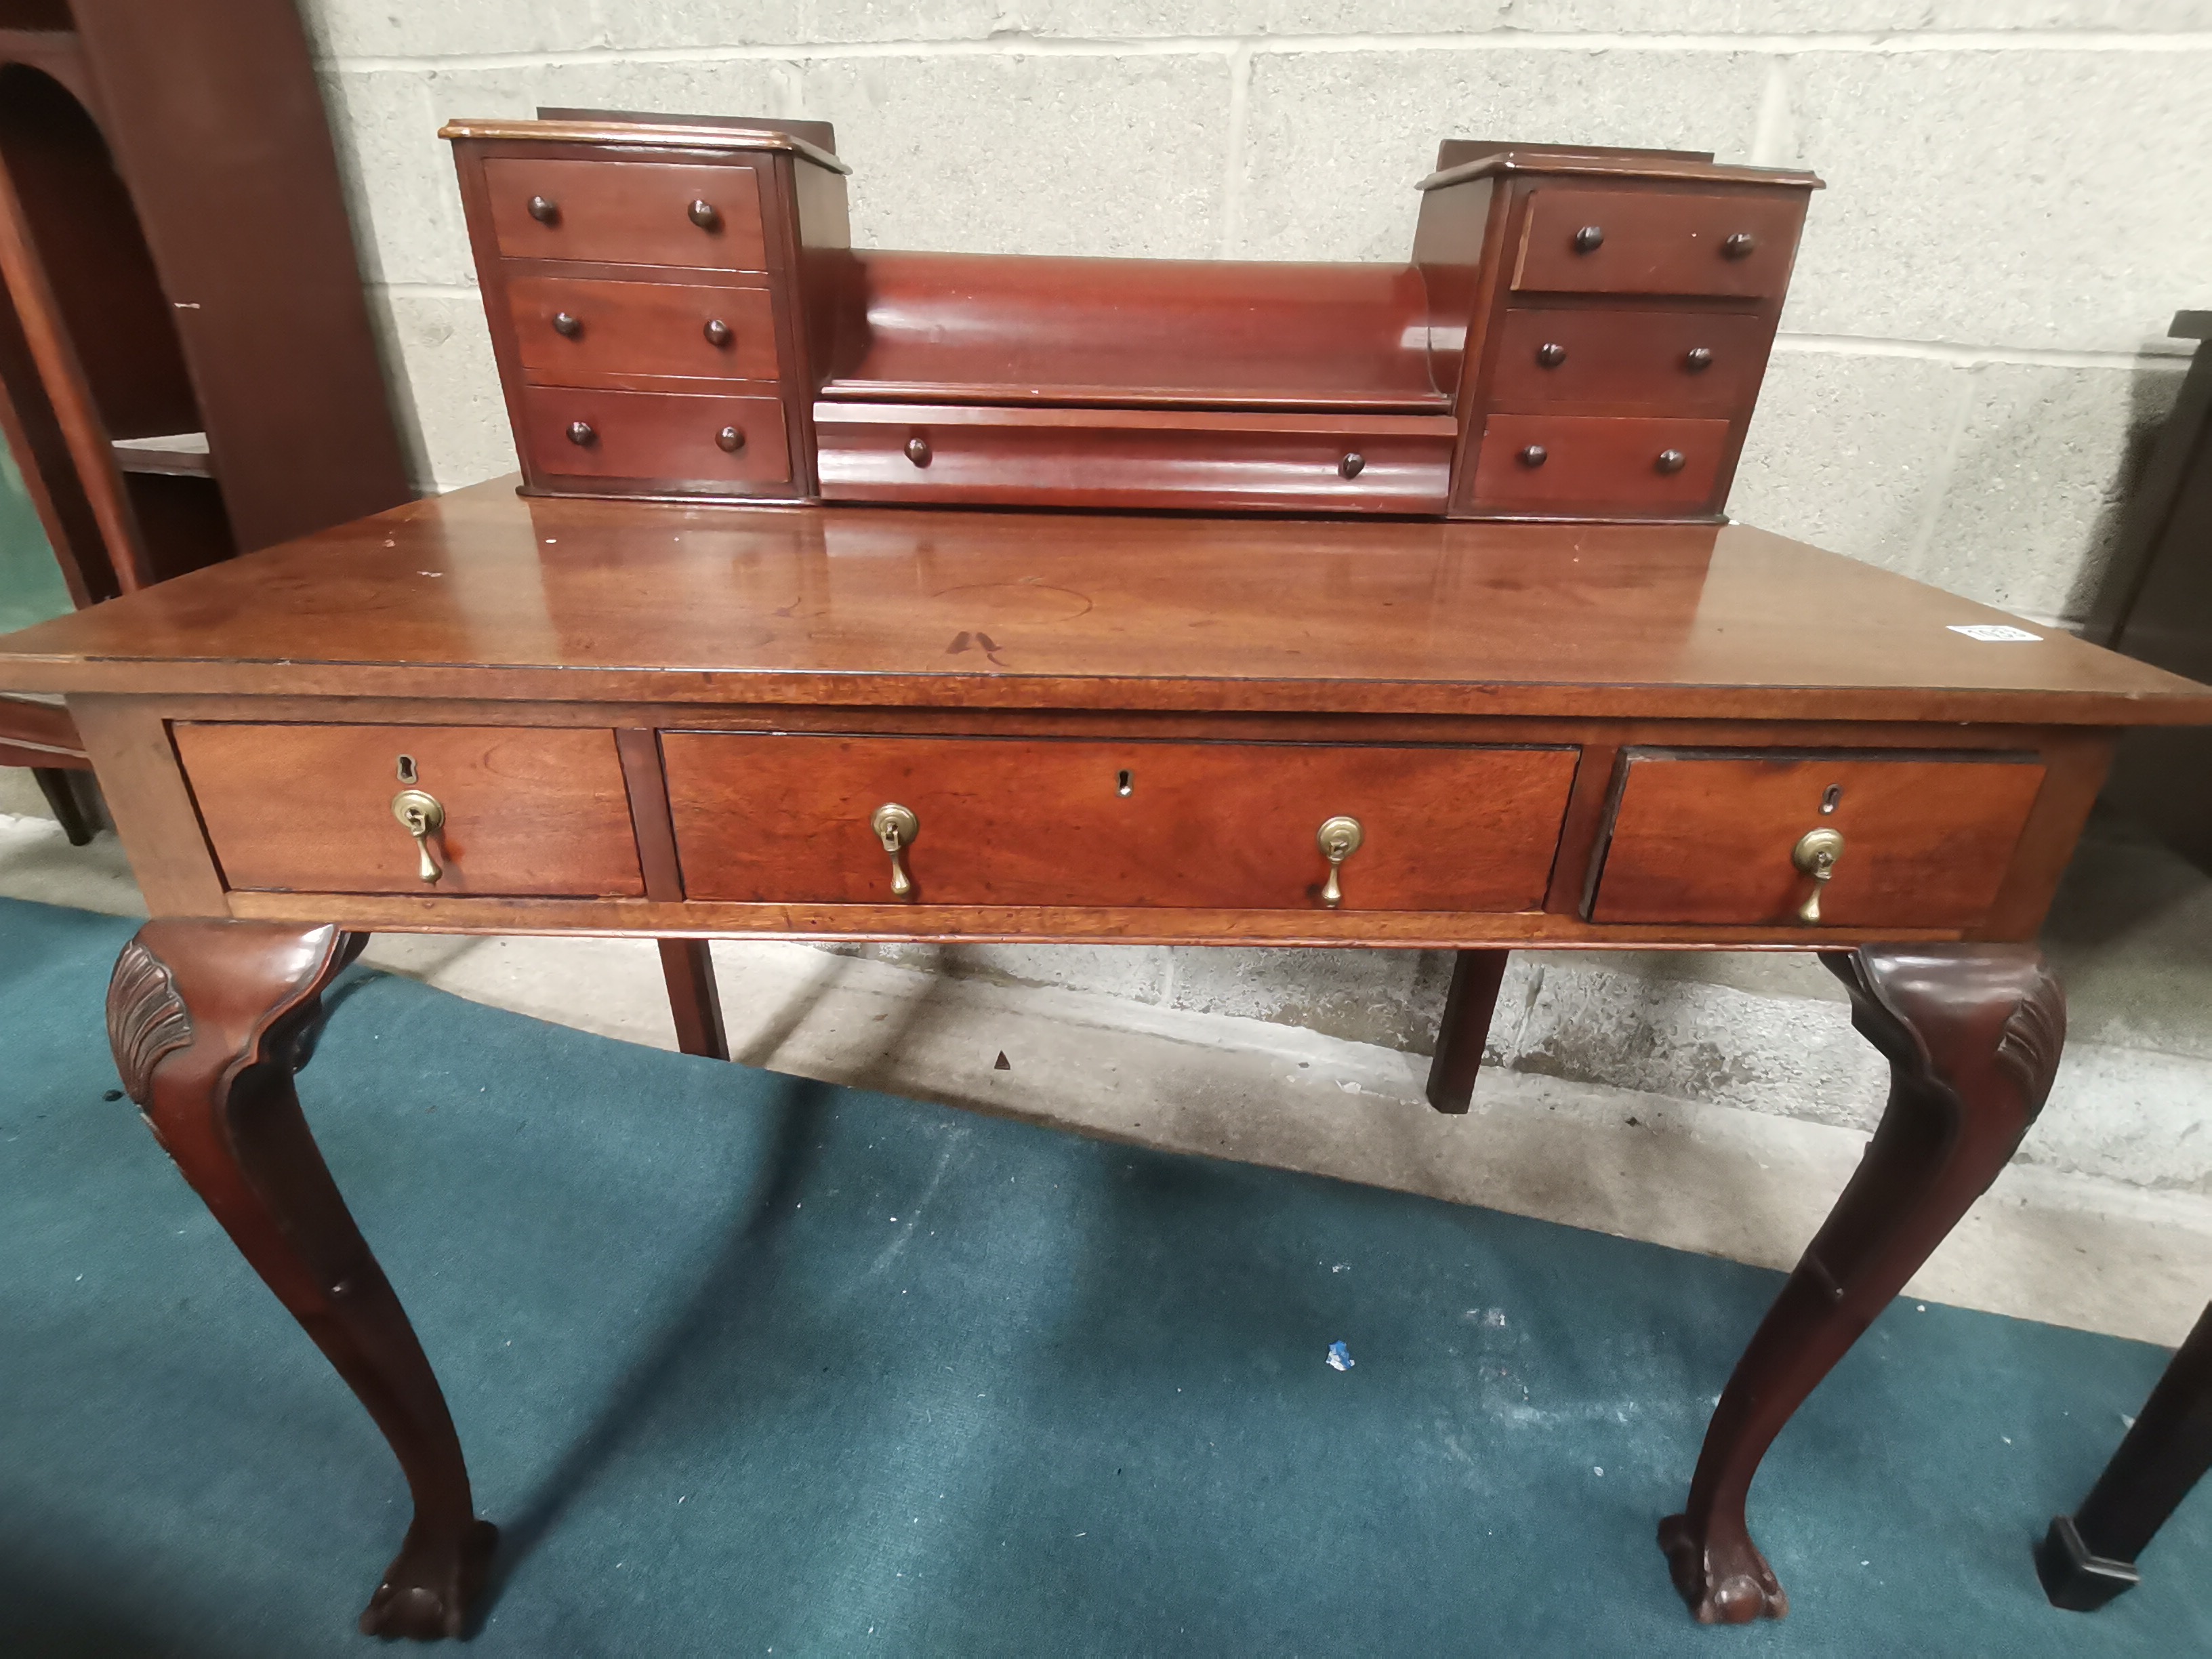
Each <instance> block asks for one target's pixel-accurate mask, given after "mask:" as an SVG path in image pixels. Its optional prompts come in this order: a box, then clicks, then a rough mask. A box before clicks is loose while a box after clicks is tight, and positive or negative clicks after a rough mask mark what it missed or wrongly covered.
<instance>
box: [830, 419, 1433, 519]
mask: <svg viewBox="0 0 2212 1659" xmlns="http://www.w3.org/2000/svg"><path fill="white" fill-rule="evenodd" d="M1454 435H1455V428H1454V426H1453V424H1452V422H1451V420H1450V418H1449V416H1373V415H1368V416H1359V415H1346V416H1318V415H1271V414H1266V413H1250V414H1231V413H1228V412H1221V413H1211V414H1200V413H1195V412H1189V411H1184V410H1063V409H1034V408H1032V409H1021V408H1016V409H985V408H943V407H930V406H927V405H910V404H909V405H901V404H829V403H823V404H817V405H816V406H815V441H816V444H817V461H816V465H817V467H818V468H819V470H820V474H821V481H822V493H823V495H824V496H825V497H826V498H828V499H829V500H832V501H916V502H921V501H952V502H960V503H970V504H987V503H1004V504H1007V505H1028V504H1040V503H1041V504H1046V505H1051V506H1061V507H1177V506H1182V505H1184V504H1186V503H1188V502H1189V501H1192V500H1194V499H1203V500H1205V501H1208V502H1210V503H1212V504H1214V505H1216V506H1219V507H1243V508H1247V509H1253V510H1259V511H1269V512H1310V511H1321V512H1337V513H1437V512H1441V511H1442V510H1443V502H1444V495H1445V492H1446V490H1447V489H1448V488H1449V483H1450V470H1451V446H1452V439H1453V437H1454Z"/></svg>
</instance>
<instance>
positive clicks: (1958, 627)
mask: <svg viewBox="0 0 2212 1659" xmlns="http://www.w3.org/2000/svg"><path fill="white" fill-rule="evenodd" d="M1951 631H1952V632H1953V633H1954V634H1964V635H1966V637H1967V638H1968V639H1970V640H1979V641H1982V643H1983V644H1984V645H2002V644H2004V643H2005V642H2006V641H2011V640H2025V641H2028V642H2029V643H2031V644H2033V643H2035V642H2037V641H2040V640H2041V639H2042V638H2043V635H2040V634H2031V633H2029V632H2028V631H2027V629H2025V628H2012V627H2008V626H2007V625H2006V624H2005V623H1952V624H1951Z"/></svg>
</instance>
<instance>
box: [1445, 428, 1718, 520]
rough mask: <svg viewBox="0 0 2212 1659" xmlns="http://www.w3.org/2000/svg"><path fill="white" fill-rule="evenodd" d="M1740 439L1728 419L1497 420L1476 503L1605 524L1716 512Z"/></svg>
mask: <svg viewBox="0 0 2212 1659" xmlns="http://www.w3.org/2000/svg"><path fill="white" fill-rule="evenodd" d="M1734 433H1735V428H1734V426H1733V425H1732V424H1731V423H1730V422H1727V421H1712V420H1667V419H1660V418H1656V417H1650V418H1647V417H1643V416H1592V415H1492V416H1490V417H1489V419H1487V420H1486V421H1485V422H1483V428H1482V447H1481V453H1480V455H1479V456H1478V457H1477V458H1476V461H1475V471H1474V501H1475V505H1476V507H1478V508H1480V509H1481V510H1483V511H1486V512H1492V513H1513V512H1524V513H1530V514H1532V515H1541V514H1542V513H1575V514H1577V515H1583V514H1586V515H1589V516H1591V517H1599V518H1603V517H1621V518H1635V517H1638V516H1639V515H1642V516H1650V517H1657V516H1680V515H1682V514H1685V513H1697V512H1700V511H1703V512H1717V511H1718V510H1719V506H1720V503H1719V502H1718V501H1715V500H1713V496H1714V495H1715V494H1716V492H1717V483H1718V480H1719V476H1720V469H1721V465H1722V462H1723V460H1724V459H1726V457H1727V455H1728V453H1729V447H1730V445H1731V442H1732V441H1733V437H1734Z"/></svg>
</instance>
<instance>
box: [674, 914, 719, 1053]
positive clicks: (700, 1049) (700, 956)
mask: <svg viewBox="0 0 2212 1659" xmlns="http://www.w3.org/2000/svg"><path fill="white" fill-rule="evenodd" d="M659 944H660V972H661V976H662V977H663V978H665V980H667V981H668V1012H670V1013H671V1014H672V1015H674V1016H675V1018H676V1046H677V1047H678V1048H681V1049H682V1050H683V1051H684V1053H685V1054H704V1055H706V1056H707V1058H708V1059H709V1060H727V1059H728V1058H729V1057H730V1039H729V1037H728V1036H727V1035H726V1034H725V1032H724V1031H723V1030H722V997H721V993H720V991H718V990H717V989H716V988H715V987H714V956H713V954H712V953H711V952H710V951H708V948H707V941H706V940H705V939H662V940H660V941H659Z"/></svg>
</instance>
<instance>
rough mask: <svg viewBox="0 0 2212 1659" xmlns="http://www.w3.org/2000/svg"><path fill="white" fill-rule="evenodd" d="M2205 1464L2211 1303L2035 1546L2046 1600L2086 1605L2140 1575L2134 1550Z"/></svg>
mask: <svg viewBox="0 0 2212 1659" xmlns="http://www.w3.org/2000/svg"><path fill="white" fill-rule="evenodd" d="M2208 1468H2212V1308H2207V1309H2206V1310H2204V1312H2203V1316H2202V1317H2200V1318H2199V1319H2198V1320H2197V1328H2196V1329H2194V1330H2192V1331H2191V1332H2190V1333H2189V1340H2187V1341H2186V1342H2184V1343H2183V1344H2182V1345H2181V1347H2180V1350H2179V1352H2177V1353H2176V1354H2175V1355H2174V1356H2173V1359H2172V1363H2171V1364H2168V1365H2167V1366H2166V1371H2165V1374H2164V1375H2163V1376H2160V1378H2159V1379H2158V1386H2157V1387H2156V1388H2154V1389H2152V1390H2151V1391H2150V1398H2149V1400H2148V1401H2145V1402H2144V1405H2143V1408H2142V1416H2140V1417H2138V1418H2136V1420H2135V1425H2134V1426H2133V1427H2132V1428H2130V1430H2129V1431H2128V1432H2127V1437H2126V1438H2124V1440H2122V1441H2121V1442H2120V1449H2118V1451H2116V1452H2114V1453H2113V1454H2112V1462H2109V1463H2107V1464H2106V1465H2105V1472H2104V1473H2103V1474H2100V1475H2099V1476H2098V1477H2097V1484H2096V1485H2095V1486H2093V1487H2091V1488H2090V1491H2089V1495H2088V1497H2087V1498H2084V1499H2083V1500H2082V1503H2081V1508H2080V1509H2078V1510H2075V1512H2074V1513H2073V1514H2072V1515H2071V1516H2064V1515H2062V1516H2057V1518H2056V1519H2055V1520H2053V1521H2052V1522H2051V1532H2050V1534H2049V1535H2048V1536H2047V1537H2045V1539H2044V1541H2043V1547H2041V1548H2040V1549H2039V1550H2037V1551H2036V1553H2035V1571H2036V1574H2037V1576H2038V1577H2040V1578H2041V1579H2042V1580H2043V1590H2044V1594H2045V1595H2048V1596H2049V1597H2050V1598H2051V1605H2052V1606H2053V1607H2067V1608H2070V1609H2072V1610H2073V1611H2074V1612H2075V1613H2093V1612H2094V1611H2095V1610H2096V1609H2097V1608H2099V1607H2103V1606H2104V1605H2105V1603H2106V1602H2107V1601H2111V1600H2112V1598H2113V1597H2114V1596H2115V1595H2119V1594H2120V1592H2121V1591H2123V1590H2130V1589H2134V1588H2135V1587H2136V1584H2138V1583H2141V1582H2142V1575H2141V1574H2139V1573H2138V1572H2136V1557H2137V1556H2138V1555H2140V1554H2142V1551H2143V1546H2144V1545H2146V1544H2148V1543H2149V1542H2150V1541H2151V1540H2152V1539H2153V1538H2154V1537H2156V1536H2157V1535H2158V1529H2159V1528H2160V1527H2162V1526H2164V1525H2165V1524H2166V1516H2170V1515H2172V1513H2173V1512H2174V1510H2176V1509H2178V1508H2179V1507H2180V1504H2181V1500H2182V1499H2183V1498H2186V1497H2188V1496H2189V1492H2190V1488H2191V1487H2192V1486H2195V1485H2196V1484H2197V1481H2198V1480H2200V1479H2201V1478H2202V1477H2203V1474H2204V1471H2205V1470H2206V1469H2208Z"/></svg>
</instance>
